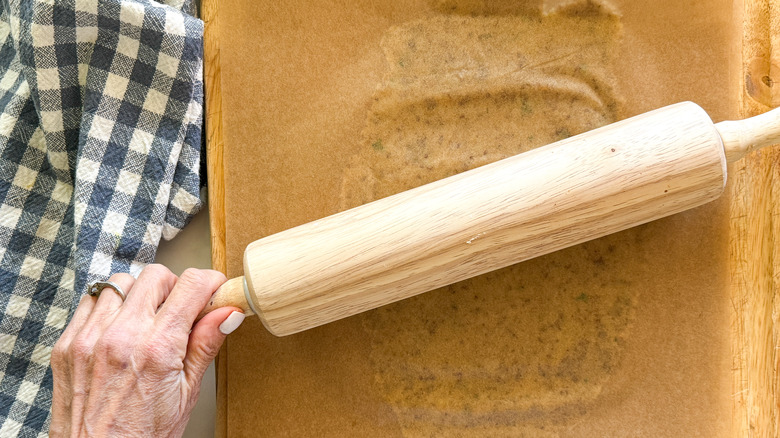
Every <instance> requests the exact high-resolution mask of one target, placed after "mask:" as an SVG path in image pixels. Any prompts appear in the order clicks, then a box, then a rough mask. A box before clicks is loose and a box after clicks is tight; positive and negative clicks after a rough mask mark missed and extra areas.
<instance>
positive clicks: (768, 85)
mask: <svg viewBox="0 0 780 438" xmlns="http://www.w3.org/2000/svg"><path fill="white" fill-rule="evenodd" d="M778 72H780V65H778V64H777V63H772V62H770V60H768V59H766V58H754V59H753V60H751V61H750V62H749V63H748V67H747V72H745V90H746V91H747V93H748V95H749V96H750V97H751V98H752V99H753V100H755V101H757V102H758V103H761V104H763V105H766V106H769V107H775V106H778V105H780V87H775V86H774V84H775V82H777V81H778V80H779V79H780V78H775V77H773V76H772V75H773V74H774V75H778Z"/></svg>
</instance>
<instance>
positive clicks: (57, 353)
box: [50, 265, 244, 437]
mask: <svg viewBox="0 0 780 438" xmlns="http://www.w3.org/2000/svg"><path fill="white" fill-rule="evenodd" d="M110 281H112V282H114V283H116V284H117V285H118V286H119V287H120V288H122V289H123V290H124V291H125V293H126V294H127V299H126V301H125V302H124V303H123V302H122V298H121V297H120V296H119V294H117V293H115V292H114V291H113V290H110V289H109V288H107V289H105V290H103V292H102V293H101V294H100V297H99V298H95V297H91V296H84V297H83V298H82V299H81V302H80V303H79V305H78V307H77V308H76V312H75V313H74V315H73V319H72V320H71V322H70V324H69V325H68V327H66V329H65V331H64V332H63V333H62V336H61V337H60V339H59V340H58V341H57V343H56V344H55V346H54V349H53V351H52V355H51V365H52V373H53V377H54V394H53V402H52V417H51V425H50V434H51V436H54V437H59V436H85V435H89V436H144V437H167V436H181V434H182V433H183V432H184V427H185V426H186V425H187V420H188V419H189V417H190V412H191V411H192V408H193V407H194V406H195V402H196V401H197V399H198V393H199V391H200V382H201V379H202V378H203V374H204V373H205V372H206V368H207V367H208V366H209V364H210V363H211V361H212V360H213V359H214V357H215V356H216V355H217V352H218V351H219V348H220V346H221V345H222V342H223V341H224V340H225V337H226V336H227V334H228V333H230V332H232V331H233V330H234V329H235V328H237V327H238V325H239V324H240V323H241V322H242V321H243V319H244V315H243V313H240V309H237V308H234V307H223V308H220V309H216V310H214V311H212V312H211V313H209V314H207V315H206V316H204V317H203V319H201V320H200V321H198V322H197V324H195V325H194V326H193V323H194V321H195V318H196V317H197V315H198V313H199V312H200V311H201V310H202V309H203V308H204V307H205V305H206V303H207V302H208V300H209V298H210V297H211V295H212V294H213V293H214V291H215V290H216V289H217V288H218V287H219V286H220V285H221V284H222V283H224V282H225V276H224V275H222V274H221V273H219V272H217V271H209V270H198V269H188V270H187V271H185V272H184V273H183V274H182V275H181V277H180V278H178V277H177V276H176V275H174V274H173V273H171V271H169V270H168V269H167V268H165V267H163V266H160V265H150V266H148V267H146V268H145V269H144V270H143V271H142V272H141V274H140V275H139V276H138V279H137V280H136V279H134V278H133V277H132V276H130V275H129V274H115V275H113V276H112V277H111V279H110ZM158 308H159V310H158Z"/></svg>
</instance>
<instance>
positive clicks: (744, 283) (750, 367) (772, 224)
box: [202, 0, 780, 436]
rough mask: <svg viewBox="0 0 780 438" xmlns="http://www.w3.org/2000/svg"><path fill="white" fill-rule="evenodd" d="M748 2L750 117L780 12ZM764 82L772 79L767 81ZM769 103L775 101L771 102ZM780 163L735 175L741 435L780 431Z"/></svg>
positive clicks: (220, 233)
mask: <svg viewBox="0 0 780 438" xmlns="http://www.w3.org/2000/svg"><path fill="white" fill-rule="evenodd" d="M745 3H746V4H745V20H744V21H745V26H746V33H745V37H744V40H745V43H744V45H743V46H744V48H743V51H744V55H743V57H744V59H745V62H744V66H735V68H736V69H737V70H738V71H737V72H736V73H737V74H735V75H734V77H735V78H737V80H740V79H741V78H744V77H748V75H747V73H752V77H755V78H758V79H757V80H755V81H754V82H753V84H755V85H756V86H755V87H754V88H752V89H750V90H748V88H745V87H742V86H741V85H742V83H741V80H740V82H739V84H735V89H739V90H747V91H745V93H740V95H739V96H737V97H738V99H739V101H740V102H742V103H741V106H742V108H743V113H742V115H743V116H746V115H749V114H753V113H757V112H760V111H761V110H763V109H765V108H766V104H767V103H770V104H771V103H772V101H771V99H772V98H773V97H772V96H773V94H772V89H771V87H769V85H768V84H771V83H772V82H771V78H772V77H773V76H772V75H773V74H774V75H777V74H778V73H777V70H776V67H765V71H761V68H762V66H767V65H768V66H771V65H772V63H771V62H767V63H764V64H762V63H760V62H758V63H757V62H756V61H755V59H757V58H759V59H766V60H777V59H779V58H780V57H778V56H777V53H776V52H777V45H775V46H774V47H775V48H774V50H775V53H773V52H772V50H773V46H772V45H771V44H770V43H769V41H770V40H771V37H770V36H771V35H778V32H777V22H778V16H780V14H779V13H778V11H777V5H776V4H774V3H773V2H771V1H770V0H763V1H746V2H745ZM217 6H218V5H217V2H216V1H212V0H208V1H204V2H203V4H202V7H203V17H204V20H205V21H206V38H205V44H206V53H205V55H206V66H205V68H206V87H207V88H206V99H207V102H206V129H207V145H208V149H209V158H208V159H209V162H208V168H209V184H210V188H209V191H210V203H209V205H210V213H211V218H212V242H213V244H212V245H213V248H214V258H213V260H214V267H215V268H216V269H220V270H223V271H224V270H226V269H227V260H226V247H225V233H226V230H225V207H224V204H223V203H222V202H223V201H224V185H223V182H224V171H225V169H224V168H223V164H222V148H223V146H224V142H223V140H222V118H221V105H222V97H221V94H220V78H219V74H220V71H221V68H220V63H219V59H220V58H219V47H220V44H224V41H221V40H224V38H220V35H219V33H218V32H216V31H215V29H219V28H218V26H217V24H218V21H217V17H218V15H217V11H218V7H217ZM773 26H774V27H773ZM772 32H774V33H772ZM755 35H758V37H755ZM757 42H758V43H757ZM775 62H776V61H775ZM756 66H758V67H756ZM756 69H758V70H756ZM754 71H755V72H754ZM753 72H754V73H753ZM765 77H768V78H770V79H769V80H766V79H764V78H765ZM778 80H780V79H778ZM761 84H764V86H765V88H762V87H761ZM737 87H738V88H737ZM776 88H777V87H775V89H776ZM682 94H683V95H684V94H685V93H682ZM775 95H776V91H775ZM767 96H770V97H769V99H770V100H769V101H767ZM672 98H673V97H672ZM779 157H780V155H778V154H777V153H776V152H774V151H773V152H766V153H761V154H757V155H755V156H752V157H749V158H748V159H746V160H743V161H741V162H740V163H738V164H737V165H736V166H734V168H733V169H731V178H732V184H731V185H730V190H731V194H730V198H729V199H730V202H731V207H730V208H731V220H730V224H731V225H730V229H731V231H730V249H729V259H730V261H731V262H730V263H731V271H732V273H731V277H732V284H733V286H732V294H733V298H732V303H733V308H732V313H731V319H732V330H733V335H732V341H733V346H732V348H733V351H734V354H733V363H734V387H733V388H732V389H733V391H731V393H732V394H734V421H733V425H734V436H776V434H777V431H778V409H777V406H778V391H779V390H780V387H779V386H778V385H779V384H778V383H777V382H778V378H777V366H778V363H777V361H778V356H777V355H776V347H777V345H778V333H777V329H776V328H775V326H776V324H775V318H776V316H775V315H777V313H778V304H780V303H779V302H778V301H777V299H776V298H777V290H778V288H777V284H776V282H777V280H776V279H775V269H776V263H777V262H776V260H778V259H777V258H776V257H775V256H774V252H775V251H776V248H777V245H776V243H775V240H774V239H775V236H776V235H777V234H776V233H777V231H778V230H777V224H776V221H775V220H774V219H773V218H776V217H778V216H777V214H776V213H777V209H778V206H777V202H776V199H777V196H780V195H778V192H777V190H776V184H777V178H776V177H775V174H776V173H777V171H776V170H774V169H778V167H777V164H778V163H777V161H778V158H779ZM229 348H230V347H229V343H226V350H227V349H229ZM223 353H224V352H223ZM226 361H227V354H221V355H220V359H219V361H218V426H217V428H218V430H217V436H228V435H229V434H228V430H229V427H228V426H229V425H228V421H227V418H228V416H227V406H228V404H227V401H228V397H229V395H228V394H227V385H226V384H225V383H226V380H227V379H226V377H227V376H226V374H225V373H226V370H227V369H228V367H227V362H226ZM258 372H261V371H258Z"/></svg>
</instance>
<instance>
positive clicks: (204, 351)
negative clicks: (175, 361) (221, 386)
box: [184, 307, 244, 384]
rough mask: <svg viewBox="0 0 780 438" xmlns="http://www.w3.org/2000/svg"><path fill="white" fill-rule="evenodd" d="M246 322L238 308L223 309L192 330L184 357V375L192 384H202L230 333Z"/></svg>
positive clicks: (215, 311)
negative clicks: (207, 370)
mask: <svg viewBox="0 0 780 438" xmlns="http://www.w3.org/2000/svg"><path fill="white" fill-rule="evenodd" d="M243 321H244V314H243V313H242V312H241V309H239V308H236V307H221V308H219V309H216V310H213V311H212V312H210V313H209V314H207V315H206V316H204V317H203V319H201V320H200V321H198V323H197V324H195V326H194V327H193V328H192V332H191V333H190V338H189V341H188V342H187V354H186V356H185V357H184V373H185V375H186V376H187V380H189V381H190V382H191V383H193V384H195V383H197V384H200V381H201V379H202V378H203V375H204V374H205V373H206V369H207V368H208V366H209V364H210V363H211V361H212V360H214V357H216V355H217V353H218V352H219V349H220V347H221V346H222V343H223V342H224V341H225V338H226V337H227V335H228V334H230V332H232V331H233V330H235V329H236V328H238V326H239V325H241V323H242V322H243Z"/></svg>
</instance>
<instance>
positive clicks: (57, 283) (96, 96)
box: [0, 0, 203, 437]
mask: <svg viewBox="0 0 780 438" xmlns="http://www.w3.org/2000/svg"><path fill="white" fill-rule="evenodd" d="M202 38H203V23H202V22H201V21H200V20H198V19H197V18H195V17H194V5H193V4H192V3H191V2H189V1H183V0H179V1H176V0H171V1H169V2H167V4H165V3H160V2H156V1H154V0H70V1H68V0H63V1H59V0H2V1H0V310H2V313H1V314H0V436H3V437H5V436H29V437H32V436H45V435H46V431H47V429H48V423H49V409H50V405H51V396H52V390H51V388H52V377H51V370H50V369H49V357H50V353H51V349H52V346H53V345H54V343H55V341H56V340H57V338H58V337H59V335H60V333H61V332H62V330H63V328H64V327H65V325H66V323H67V321H68V318H69V316H70V314H71V312H72V311H73V309H74V308H75V304H76V303H77V302H78V299H79V298H80V296H81V295H82V294H83V293H84V292H85V289H86V284H87V283H88V282H91V281H94V280H97V279H105V278H107V277H108V276H109V275H110V274H112V273H114V272H120V271H123V272H130V273H133V274H137V273H138V272H139V271H140V270H141V269H142V268H143V266H144V265H145V264H147V263H150V262H152V261H153V260H154V256H155V251H156V248H157V244H158V243H159V240H160V237H161V236H162V237H165V238H170V237H172V236H173V235H175V234H176V233H177V232H178V230H179V229H180V228H182V227H183V226H184V225H185V223H186V222H187V221H188V220H189V218H190V217H191V216H192V215H193V214H194V213H195V212H196V211H197V210H198V208H199V207H200V200H199V197H198V189H199V182H200V181H199V162H200V146H201V114H202V108H201V105H202V100H203V84H202V53H203V52H202V47H203V44H202V41H203V40H202Z"/></svg>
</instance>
